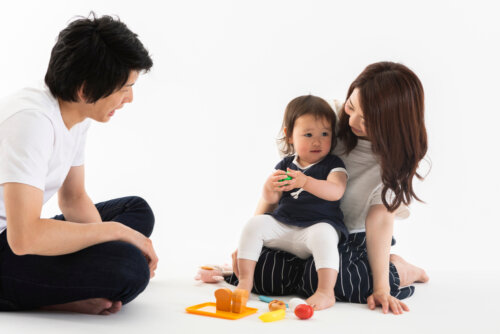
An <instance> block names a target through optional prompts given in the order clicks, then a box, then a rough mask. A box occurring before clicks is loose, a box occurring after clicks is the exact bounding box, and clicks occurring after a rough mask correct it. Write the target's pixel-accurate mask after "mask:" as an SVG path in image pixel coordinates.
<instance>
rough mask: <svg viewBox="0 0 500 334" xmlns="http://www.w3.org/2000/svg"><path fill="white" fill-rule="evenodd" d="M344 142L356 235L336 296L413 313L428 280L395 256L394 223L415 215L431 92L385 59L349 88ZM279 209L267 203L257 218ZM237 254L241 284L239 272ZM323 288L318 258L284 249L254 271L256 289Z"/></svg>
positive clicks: (346, 203) (341, 149) (343, 259)
mask: <svg viewBox="0 0 500 334" xmlns="http://www.w3.org/2000/svg"><path fill="white" fill-rule="evenodd" d="M338 139H339V145H338V146H337V147H336V148H335V150H334V153H335V154H336V155H338V156H339V157H340V158H342V160H343V161H344V163H345V165H346V169H347V171H348V173H349V181H348V183H347V189H346V192H345V194H344V197H343V198H342V200H341V208H342V211H343V213H344V222H345V224H346V226H347V228H348V229H349V232H350V234H349V237H348V238H347V239H346V240H343V242H342V241H341V243H340V245H339V252H340V271H339V278H338V280H337V284H336V286H335V295H336V297H337V299H339V300H345V301H350V302H358V303H367V304H368V306H369V308H370V309H374V308H375V306H377V305H381V306H382V310H383V312H384V313H387V312H388V311H389V309H390V310H391V311H392V312H393V313H395V314H401V313H403V310H404V311H409V308H408V307H407V306H406V305H405V304H404V303H403V302H401V300H400V299H404V298H406V297H408V296H411V295H412V294H413V291H414V288H413V287H412V286H410V285H411V284H412V283H414V282H426V281H427V280H428V277H427V275H426V273H425V271H424V270H422V269H420V268H418V267H415V266H413V265H411V264H409V263H407V262H406V261H404V260H403V259H402V258H401V257H399V256H397V255H391V254H390V247H391V244H394V240H393V239H392V233H393V224H394V219H395V218H406V217H407V216H408V214H409V213H408V209H407V205H409V204H410V202H411V201H412V200H413V199H417V200H419V198H418V197H417V195H416V194H415V192H414V190H413V183H412V181H413V178H414V176H416V177H418V178H420V179H421V178H422V177H421V176H420V175H419V174H418V172H417V168H418V165H419V162H420V161H421V160H422V159H423V158H424V156H425V153H426V152H427V133H426V129H425V123H424V92H423V88H422V84H421V83H420V80H419V79H418V77H417V76H416V75H415V74H414V73H413V72H412V71H411V70H410V69H408V68H407V67H406V66H404V65H401V64H397V63H392V62H380V63H375V64H372V65H369V66H368V67H367V68H366V69H365V70H364V71H363V72H362V73H361V74H360V75H359V76H358V77H357V78H356V80H354V82H353V83H352V84H351V86H350V87H349V90H348V93H347V98H346V101H345V103H344V104H343V105H342V106H341V108H340V113H339V129H338ZM271 210H272V206H270V205H269V204H268V203H266V202H265V201H264V200H263V199H261V201H260V203H259V206H258V208H257V212H256V213H257V214H262V213H265V212H269V211H271ZM236 255H237V251H236V252H235V253H233V267H234V271H235V275H233V276H231V277H229V278H228V282H230V283H233V284H235V283H236V282H237V276H238V268H237V265H236V263H235V258H236V257H237V256H236ZM316 286H317V272H316V269H315V267H314V261H313V260H312V258H310V259H308V260H307V261H302V260H300V259H298V258H297V257H295V256H293V255H291V254H288V253H286V252H282V251H276V250H272V249H265V250H263V252H262V253H261V256H260V258H259V261H258V264H257V267H256V269H255V283H254V291H255V292H256V293H261V294H270V295H284V294H293V293H298V294H301V295H304V296H310V295H311V294H312V293H313V292H314V290H315V287H316Z"/></svg>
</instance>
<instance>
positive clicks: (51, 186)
mask: <svg viewBox="0 0 500 334" xmlns="http://www.w3.org/2000/svg"><path fill="white" fill-rule="evenodd" d="M152 65H153V63H152V61H151V58H150V57H149V55H148V52H147V50H146V49H145V48H144V46H143V45H142V43H141V42H140V41H139V39H138V38H137V35H136V34H134V33H133V32H131V31H130V30H129V29H128V28H127V26H126V25H125V24H123V23H122V22H120V21H119V20H116V19H113V18H112V17H109V16H103V17H101V18H96V17H91V18H88V19H85V18H83V19H78V20H76V21H73V22H72V23H70V24H69V26H68V27H67V28H65V29H64V30H63V31H61V33H60V34H59V38H58V40H57V42H56V45H55V46H54V48H53V49H52V54H51V58H50V62H49V66H48V69H47V73H46V76H45V84H46V85H43V86H41V87H31V88H25V89H23V90H21V91H20V92H18V93H16V94H14V95H13V96H10V97H7V98H5V99H3V100H2V101H0V310H8V311H14V310H30V309H45V310H63V311H72V312H80V313H89V314H104V315H107V314H111V313H116V312H118V311H119V310H120V308H121V307H122V305H123V304H126V303H128V302H130V301H131V300H133V299H134V298H135V297H136V296H137V295H138V294H139V293H141V292H142V291H143V290H144V289H145V288H146V286H147V284H148V283H149V279H150V277H153V276H154V272H155V269H156V266H157V262H158V258H157V256H156V253H155V250H154V248H153V245H152V243H151V240H150V239H149V238H148V237H149V235H150V234H151V232H152V230H153V225H154V215H153V212H152V211H151V208H150V207H149V205H148V204H147V203H146V202H145V201H144V200H143V199H141V198H139V197H125V198H120V199H115V200H111V201H107V202H103V203H99V204H96V205H94V204H93V203H92V201H91V199H90V198H89V196H88V195H87V192H86V190H85V185H84V175H85V173H84V165H83V164H84V154H83V152H84V146H85V138H86V134H87V130H88V127H89V123H90V119H93V120H95V121H98V122H108V121H109V120H110V118H111V117H112V116H113V114H114V113H115V111H116V110H117V109H120V108H121V107H123V105H124V104H125V103H130V102H132V100H133V91H132V86H133V85H134V83H135V82H136V80H137V78H138V75H139V73H140V72H141V71H148V70H149V69H150V68H151V66H152ZM56 192H57V193H58V200H59V207H60V209H61V211H62V215H59V216H56V217H54V218H53V219H42V218H41V217H40V214H41V210H42V205H43V204H44V203H45V202H47V201H48V200H49V198H50V197H51V196H52V195H54V194H55V193H56Z"/></svg>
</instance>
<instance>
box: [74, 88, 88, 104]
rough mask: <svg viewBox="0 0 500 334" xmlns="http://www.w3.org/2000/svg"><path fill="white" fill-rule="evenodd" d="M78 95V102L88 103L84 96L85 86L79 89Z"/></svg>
mask: <svg viewBox="0 0 500 334" xmlns="http://www.w3.org/2000/svg"><path fill="white" fill-rule="evenodd" d="M76 95H77V97H78V102H83V103H87V99H86V98H85V94H83V85H81V86H80V88H78V91H77V92H76Z"/></svg>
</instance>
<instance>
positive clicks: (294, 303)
mask: <svg viewBox="0 0 500 334" xmlns="http://www.w3.org/2000/svg"><path fill="white" fill-rule="evenodd" d="M300 304H307V303H306V301H305V300H304V299H300V298H292V299H290V301H289V302H288V306H289V307H290V310H292V311H293V310H295V308H296V307H297V306H298V305H300Z"/></svg>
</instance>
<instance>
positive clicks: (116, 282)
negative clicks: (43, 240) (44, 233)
mask: <svg viewBox="0 0 500 334" xmlns="http://www.w3.org/2000/svg"><path fill="white" fill-rule="evenodd" d="M96 207H97V208H98V210H99V212H100V214H101V216H102V218H103V220H105V221H109V220H114V221H119V222H121V223H123V224H126V225H128V226H130V227H132V228H134V229H136V230H138V231H140V232H141V233H143V234H145V235H147V236H149V235H150V234H151V232H152V229H153V225H154V215H153V213H152V211H151V209H150V208H149V205H148V204H147V203H146V202H145V201H144V200H142V199H141V198H139V197H126V198H121V199H116V200H111V201H107V202H103V203H99V204H97V205H96ZM54 218H55V219H60V220H63V219H64V217H63V216H62V215H60V216H57V217H54ZM148 282H149V268H148V264H147V261H146V259H145V257H144V255H143V254H142V253H141V252H140V251H139V249H137V248H136V247H135V246H133V245H131V244H128V243H124V242H119V241H115V242H107V243H102V244H98V245H94V246H92V247H88V248H86V249H83V250H81V251H78V252H76V253H72V254H67V255H62V256H46V257H44V256H35V255H26V256H16V255H15V254H13V253H12V251H11V250H10V247H9V246H8V244H7V241H6V233H5V232H4V233H3V234H2V236H0V297H1V298H2V299H3V300H4V302H3V304H4V305H7V306H5V307H4V309H5V310H16V309H36V308H41V307H44V306H48V305H51V306H52V307H53V308H55V309H61V310H68V311H75V312H83V313H92V314H97V313H102V314H107V313H113V312H114V311H116V310H117V309H119V308H120V307H121V304H122V303H123V304H126V303H128V302H130V301H131V300H133V299H134V298H135V297H136V296H137V295H138V294H139V293H140V292H142V291H143V290H144V289H145V287H146V286H147V284H148ZM1 305H2V303H0V307H2V306H1ZM99 310H100V311H99Z"/></svg>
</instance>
